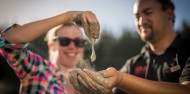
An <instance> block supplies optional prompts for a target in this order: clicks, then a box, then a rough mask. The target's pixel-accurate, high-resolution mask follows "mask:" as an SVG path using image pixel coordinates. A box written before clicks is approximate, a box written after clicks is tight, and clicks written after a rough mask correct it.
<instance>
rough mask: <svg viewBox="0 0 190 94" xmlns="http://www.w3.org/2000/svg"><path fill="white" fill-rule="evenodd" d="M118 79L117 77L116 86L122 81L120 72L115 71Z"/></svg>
mask: <svg viewBox="0 0 190 94" xmlns="http://www.w3.org/2000/svg"><path fill="white" fill-rule="evenodd" d="M117 75H118V79H117V84H116V87H119V86H120V84H121V81H122V73H121V72H119V71H117Z"/></svg>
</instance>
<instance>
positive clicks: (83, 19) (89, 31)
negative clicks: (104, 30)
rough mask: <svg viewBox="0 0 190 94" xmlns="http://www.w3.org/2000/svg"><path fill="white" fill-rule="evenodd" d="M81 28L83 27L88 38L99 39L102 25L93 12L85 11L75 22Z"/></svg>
mask: <svg viewBox="0 0 190 94" xmlns="http://www.w3.org/2000/svg"><path fill="white" fill-rule="evenodd" d="M74 21H75V22H76V23H77V24H78V25H79V26H82V27H83V29H84V32H85V34H86V36H87V37H88V38H94V39H97V38H99V31H100V24H99V22H98V19H97V18H96V15H95V14H94V13H92V12H91V11H85V12H83V13H81V14H79V15H77V17H76V19H75V20H74Z"/></svg>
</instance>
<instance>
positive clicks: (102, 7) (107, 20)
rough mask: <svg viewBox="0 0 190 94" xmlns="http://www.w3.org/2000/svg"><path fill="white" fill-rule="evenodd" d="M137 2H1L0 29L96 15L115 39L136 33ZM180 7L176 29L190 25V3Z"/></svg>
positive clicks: (179, 2)
mask: <svg viewBox="0 0 190 94" xmlns="http://www.w3.org/2000/svg"><path fill="white" fill-rule="evenodd" d="M134 1H135V0H0V14H1V15H0V25H1V26H3V25H4V26H7V25H11V24H13V23H18V24H21V25H22V24H25V23H28V22H32V21H36V20H41V19H45V18H48V17H52V16H55V15H58V14H61V13H64V12H67V11H71V10H80V11H86V10H90V11H92V12H94V13H95V14H96V16H97V18H98V20H99V22H100V25H101V31H102V30H104V29H106V30H108V31H109V32H110V33H112V34H113V35H114V36H116V37H118V36H120V35H121V34H122V30H123V29H124V28H125V29H129V30H133V31H135V25H134V19H133V4H134ZM173 1H174V4H175V5H176V24H175V28H176V29H178V28H179V27H180V26H181V22H182V21H183V20H186V21H188V22H190V10H189V9H190V5H189V4H190V0H173Z"/></svg>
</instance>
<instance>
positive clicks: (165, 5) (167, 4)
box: [156, 0, 176, 24]
mask: <svg viewBox="0 0 190 94" xmlns="http://www.w3.org/2000/svg"><path fill="white" fill-rule="evenodd" d="M156 1H157V2H158V3H160V4H161V6H162V10H163V11H166V10H168V9H171V11H172V12H173V18H172V23H173V24H174V23H175V17H176V16H175V5H174V3H173V2H172V1H171V0H156Z"/></svg>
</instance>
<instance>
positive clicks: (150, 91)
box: [118, 72, 190, 94]
mask: <svg viewBox="0 0 190 94" xmlns="http://www.w3.org/2000/svg"><path fill="white" fill-rule="evenodd" d="M120 76H121V77H122V79H121V82H120V84H119V85H118V88H119V89H121V90H124V91H125V92H128V93H129V94H189V89H190V86H188V85H181V84H175V83H166V82H157V81H150V80H146V79H142V78H139V77H135V76H132V75H129V74H125V73H121V72H120Z"/></svg>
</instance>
